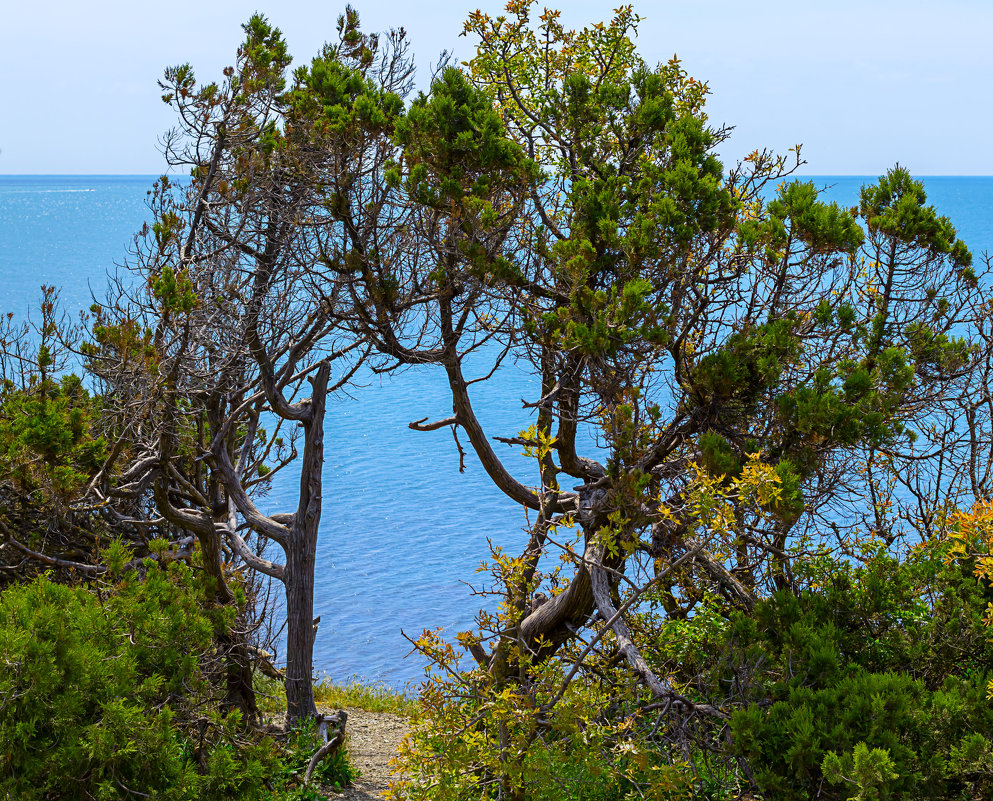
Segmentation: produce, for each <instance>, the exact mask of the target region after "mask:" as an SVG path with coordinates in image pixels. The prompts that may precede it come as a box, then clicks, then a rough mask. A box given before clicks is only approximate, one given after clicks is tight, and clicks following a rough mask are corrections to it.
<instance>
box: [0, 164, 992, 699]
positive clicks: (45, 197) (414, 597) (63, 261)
mask: <svg viewBox="0 0 993 801" xmlns="http://www.w3.org/2000/svg"><path fill="white" fill-rule="evenodd" d="M153 180H154V177H153V176H0V288H2V291H0V313H7V312H13V313H14V314H15V315H17V316H19V317H20V316H23V315H27V316H29V317H31V318H34V319H36V318H37V305H38V301H39V298H40V290H39V287H40V286H41V285H42V284H49V285H54V286H56V287H58V288H59V289H60V291H61V305H62V307H63V308H64V310H65V311H66V312H68V313H69V314H71V315H73V316H75V315H77V314H78V313H79V312H81V311H85V310H86V309H88V308H89V306H90V304H91V303H92V299H93V297H97V298H100V297H102V295H103V291H104V286H105V284H106V276H107V273H108V271H113V270H115V268H116V266H118V265H123V264H124V263H125V262H126V261H127V260H128V258H129V252H130V248H131V245H132V243H133V237H134V233H135V231H137V230H138V229H139V228H140V227H141V225H142V223H143V222H145V221H147V220H148V219H149V216H150V215H149V212H148V209H147V208H146V206H145V200H146V192H147V191H148V189H149V187H150V186H151V183H152V181H153ZM804 180H812V181H814V182H815V183H816V184H817V185H818V186H822V187H825V189H826V192H827V196H828V197H829V198H831V199H834V200H837V201H839V202H841V203H844V204H845V205H856V203H857V201H858V190H859V187H860V186H862V184H864V183H865V182H866V181H868V180H874V179H871V178H863V177H857V176H856V177H853V176H843V177H837V176H828V177H825V176H808V177H804ZM923 180H924V182H925V185H926V188H927V192H928V198H929V201H930V202H931V203H933V204H934V205H935V206H936V207H937V208H938V209H939V210H940V211H941V213H943V214H945V215H947V216H949V217H950V218H951V219H952V221H953V223H954V224H955V225H956V227H957V228H958V231H959V236H960V237H962V238H963V239H964V240H965V241H966V243H967V244H968V245H969V246H970V248H971V249H972V251H973V254H974V257H975V258H977V259H979V258H981V257H982V255H983V253H984V252H986V251H990V252H991V253H993V177H966V178H962V177H930V178H925V179H923ZM362 384H363V386H360V387H357V388H356V389H354V390H353V391H352V392H351V394H350V396H341V397H338V398H336V399H333V400H331V401H330V402H329V404H328V415H327V420H326V423H325V428H326V431H327V435H326V436H327V439H326V443H325V456H326V464H325V469H324V513H323V517H322V527H321V537H320V542H319V545H318V557H317V559H318V571H317V587H316V599H315V607H316V608H315V614H317V615H320V617H321V623H320V627H319V630H318V634H317V641H316V645H315V668H316V670H317V671H318V673H319V674H327V675H328V676H330V677H332V678H334V679H336V680H344V679H348V678H353V677H357V678H362V679H365V680H369V681H382V682H385V683H387V684H389V685H392V686H394V687H404V686H405V685H407V684H409V683H416V682H417V681H419V680H420V679H421V678H422V677H423V668H424V663H423V661H422V660H421V659H419V658H418V657H417V656H416V655H413V656H407V654H408V653H409V652H410V645H409V643H408V642H407V640H406V639H405V638H404V636H403V632H406V633H407V634H408V635H410V636H412V637H416V636H417V635H418V634H420V632H421V631H422V630H423V629H434V628H437V627H441V628H442V629H443V631H444V632H445V633H446V634H448V635H454V634H455V633H456V632H457V631H460V630H462V629H465V628H467V627H469V626H471V624H472V620H473V616H474V615H475V612H476V610H477V609H478V608H479V606H480V599H479V598H478V597H477V596H474V595H473V588H472V587H473V586H476V587H478V586H481V585H482V583H483V581H484V579H485V576H484V575H480V574H478V573H476V572H475V571H476V568H477V567H478V566H479V564H480V562H481V561H482V560H484V559H486V558H487V557H488V555H489V543H491V542H492V543H493V544H496V545H499V546H502V547H503V548H505V549H507V550H509V551H510V552H515V551H518V550H519V549H520V548H521V546H522V545H523V543H524V542H525V540H526V537H525V535H524V532H523V529H524V527H525V526H526V524H527V520H526V517H525V514H524V512H523V511H522V510H521V509H520V508H519V507H517V506H515V505H514V504H513V503H512V502H511V501H509V500H508V499H507V498H506V497H505V496H503V494H502V493H500V492H499V491H497V490H496V489H495V488H494V487H493V486H492V484H491V482H490V481H489V479H488V478H487V476H486V474H485V473H484V471H483V469H482V468H481V467H480V466H479V464H478V462H477V461H476V460H475V457H474V456H472V455H471V453H470V455H469V456H468V457H467V458H466V471H465V472H464V473H460V472H459V457H458V452H457V450H456V447H455V444H454V442H453V440H452V436H451V433H450V430H449V429H442V430H440V431H434V432H429V433H421V432H416V431H412V430H410V429H409V428H408V427H407V423H409V422H410V421H411V420H417V419H420V418H423V417H430V418H431V419H438V418H442V417H447V416H448V415H449V414H450V413H451V400H450V396H449V395H448V392H447V384H446V382H445V380H444V375H443V373H442V372H441V371H440V370H437V369H431V368H427V369H423V368H419V369H412V370H408V371H406V372H404V373H403V374H401V375H400V376H399V377H396V378H393V379H388V380H381V379H380V378H378V377H375V376H372V375H365V376H364V377H363V379H362ZM535 396H536V382H535V381H534V379H533V377H532V376H530V375H529V374H528V373H526V372H525V371H524V370H523V369H522V368H519V367H517V366H516V365H513V364H507V365H505V366H504V367H503V368H501V370H500V371H499V372H498V374H497V375H496V376H495V378H494V379H493V380H492V381H487V382H483V383H481V384H478V385H476V387H474V388H473V404H474V406H475V407H476V408H477V410H478V411H479V413H480V417H481V419H482V422H483V424H484V427H485V428H486V430H487V432H488V434H489V435H490V436H494V435H500V436H513V435H514V434H515V433H516V432H518V431H520V430H521V429H522V428H525V427H527V425H529V424H530V422H531V420H530V418H529V415H528V413H527V410H524V409H523V408H522V406H521V403H520V399H521V398H526V399H529V400H533V399H534V397H535ZM500 447H505V446H500ZM502 453H503V454H504V455H506V457H507V461H508V467H509V468H510V469H511V471H512V472H513V473H514V474H515V475H516V476H517V477H518V478H520V479H521V480H524V481H526V483H529V484H531V483H534V481H535V478H534V477H533V471H532V469H531V464H532V463H531V462H530V460H528V459H525V458H524V457H523V456H521V455H520V454H519V449H518V448H513V449H512V448H509V447H508V448H506V450H505V451H503V452H502ZM296 493H297V487H295V486H294V480H293V477H292V476H291V475H289V474H285V475H283V476H280V477H279V478H278V480H277V482H276V483H275V486H274V487H273V489H272V492H271V493H270V495H269V496H268V497H267V498H266V499H265V504H264V505H265V506H266V508H268V509H270V510H272V511H290V510H292V508H293V507H294V505H295V498H296ZM470 585H472V586H470Z"/></svg>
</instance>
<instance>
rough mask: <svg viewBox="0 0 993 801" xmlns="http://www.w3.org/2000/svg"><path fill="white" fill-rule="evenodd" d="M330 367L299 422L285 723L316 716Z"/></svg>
mask: <svg viewBox="0 0 993 801" xmlns="http://www.w3.org/2000/svg"><path fill="white" fill-rule="evenodd" d="M330 374H331V368H330V365H329V364H328V363H327V362H325V363H324V364H322V365H321V367H320V368H319V369H318V371H317V373H316V374H315V375H314V377H313V378H312V379H311V384H312V385H313V392H312V394H311V396H310V404H309V405H310V409H309V413H308V414H307V416H306V417H305V418H304V420H303V427H304V446H303V459H302V464H301V468H300V501H299V504H298V506H297V511H296V514H294V515H293V521H292V523H291V524H290V535H289V542H288V547H287V548H286V569H285V572H284V574H283V583H284V585H285V586H286V721H287V723H288V724H293V723H295V722H296V721H298V720H300V719H302V718H306V717H316V716H317V706H316V704H315V703H314V687H313V661H314V566H315V562H316V555H317V532H318V528H319V526H320V522H321V473H322V471H323V469H324V411H325V405H326V401H327V391H328V378H329V376H330Z"/></svg>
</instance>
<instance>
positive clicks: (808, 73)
mask: <svg viewBox="0 0 993 801" xmlns="http://www.w3.org/2000/svg"><path fill="white" fill-rule="evenodd" d="M480 2H482V5H481V6H480V7H481V8H482V10H483V11H486V12H488V13H490V14H497V13H499V12H500V11H501V9H502V7H503V2H500V0H497V1H496V2H489V1H488V0H467V2H466V3H465V4H463V3H460V2H458V1H457V0H456V1H455V2H447V3H446V2H444V0H436V2H431V3H428V2H421V1H420V0H407V2H398V0H354V2H353V5H354V6H355V7H356V8H357V9H358V11H359V14H360V15H361V18H362V22H363V27H364V28H365V29H366V30H369V31H375V30H384V29H387V28H391V27H400V26H402V27H404V28H406V30H407V32H408V34H409V38H410V40H411V42H412V45H413V49H414V52H415V53H416V54H417V62H418V67H419V74H420V75H421V76H422V78H424V76H427V75H428V74H429V72H430V66H431V65H432V64H434V63H436V62H437V59H438V54H439V52H440V51H441V50H443V49H448V50H450V51H453V52H454V55H455V56H456V57H457V58H459V59H466V58H469V57H471V56H472V53H473V50H474V43H473V42H472V40H471V39H468V38H465V37H460V36H459V34H460V33H461V31H462V24H463V21H464V19H465V17H466V15H467V13H469V12H470V11H472V10H474V9H475V8H476V7H477V4H478V3H480ZM4 5H5V8H4V10H3V13H2V14H0V34H2V38H0V174H157V173H160V172H162V171H163V170H164V169H165V164H164V161H163V159H162V155H161V152H160V150H159V144H158V143H159V140H160V138H161V136H162V134H163V133H164V132H165V131H166V130H168V128H169V127H170V126H171V125H172V118H171V112H170V111H169V109H168V108H167V107H166V106H165V105H164V104H163V103H162V102H161V100H160V95H161V92H160V91H159V89H158V87H157V85H156V81H157V80H158V78H159V77H160V76H161V74H162V70H163V69H164V68H165V67H166V66H169V65H173V64H178V63H183V62H188V63H190V64H191V65H192V66H193V67H194V69H195V71H196V73H197V75H198V77H200V78H202V79H204V80H207V81H209V80H215V79H217V78H219V77H220V75H221V70H222V69H223V68H224V67H225V66H226V65H228V64H230V63H233V60H234V53H235V50H236V48H237V45H238V42H239V41H240V40H241V36H242V31H241V27H240V26H241V24H242V23H243V22H244V21H245V20H246V19H248V17H249V16H250V15H251V14H252V13H253V12H254V11H260V12H262V13H263V14H265V15H266V16H268V17H269V19H270V21H271V22H272V23H274V24H275V25H277V26H278V27H279V28H280V29H281V30H282V31H283V33H284V34H285V36H286V39H287V42H288V44H289V49H290V52H291V53H292V54H293V55H294V57H295V59H296V61H297V62H298V63H300V62H304V61H309V59H310V58H311V57H312V56H313V55H315V54H316V53H317V52H318V50H319V49H320V47H321V45H322V44H323V43H324V42H325V41H327V40H329V39H331V38H333V37H334V34H335V20H336V18H337V16H338V14H339V13H341V10H342V9H343V7H344V4H343V3H342V4H340V5H338V4H335V3H328V2H327V1H326V0H322V1H321V2H316V1H315V0H281V1H280V2H276V0H244V1H243V0H170V2H168V3H146V2H140V0H137V1H136V0H130V1H129V2H120V1H119V0H90V2H80V1H79V0H72V1H71V2H64V1H63V0H57V1H53V0H10V2H9V3H5V4H4ZM615 5H617V2H616V0H615V2H614V3H610V2H593V1H592V0H583V1H578V2H577V0H570V2H568V3H564V2H563V3H561V4H560V6H561V7H566V6H567V10H564V12H563V19H564V21H565V22H566V23H567V24H568V25H570V26H571V27H582V26H584V25H586V24H589V23H592V22H596V21H599V20H605V19H609V17H610V16H611V9H612V7H613V6H615ZM552 7H554V4H553V5H552ZM635 11H636V12H637V13H639V14H640V15H641V16H642V17H643V18H644V20H643V22H642V23H641V25H640V27H639V33H638V39H637V43H638V46H639V50H640V52H641V54H642V56H643V57H644V58H645V60H646V61H648V62H650V63H652V64H654V63H657V62H659V61H666V60H668V59H669V58H671V57H672V55H673V54H674V53H675V54H678V56H679V57H680V59H682V61H683V63H684V65H685V67H686V68H687V69H688V71H689V72H690V74H691V75H693V76H694V77H696V78H698V79H700V80H703V81H705V82H706V83H707V84H708V85H709V86H710V89H711V93H712V94H711V97H710V100H709V104H708V113H709V116H710V118H711V120H712V121H713V122H715V123H726V124H729V125H733V126H734V127H735V130H734V133H733V135H732V138H731V139H730V140H729V141H728V142H726V143H725V144H724V145H723V146H722V149H721V156H722V158H723V159H724V160H725V162H734V161H737V160H738V159H740V158H741V157H742V156H744V155H745V154H747V153H748V152H750V151H752V150H754V149H756V148H771V149H773V150H775V151H779V152H782V151H785V150H786V149H787V148H789V147H792V146H793V145H795V144H802V145H803V151H802V152H803V156H804V158H805V159H806V161H807V164H806V166H805V167H804V169H803V171H804V172H805V173H807V174H813V175H875V174H879V173H882V172H884V171H885V170H886V169H887V168H889V167H890V166H892V165H893V164H894V163H897V162H899V163H900V164H902V165H904V166H907V167H909V168H910V169H911V171H913V172H914V173H916V174H918V175H990V174H993V147H991V146H990V145H991V137H993V47H991V46H990V44H989V39H990V36H991V34H993V2H991V0H945V1H944V2H942V3H940V4H939V3H937V2H934V0H927V1H926V2H924V1H922V0H899V1H893V2H891V0H861V1H860V2H856V0H832V2H824V1H823V0H806V2H804V0H790V1H789V2H786V1H784V0H769V1H768V2H765V1H763V0H757V1H756V0H753V2H743V1H742V0H707V2H699V1H698V0H683V2H675V1H674V0H642V1H641V2H637V3H635Z"/></svg>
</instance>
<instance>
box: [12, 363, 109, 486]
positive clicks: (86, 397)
mask: <svg viewBox="0 0 993 801" xmlns="http://www.w3.org/2000/svg"><path fill="white" fill-rule="evenodd" d="M45 362H46V353H45V352H44V349H43V352H42V353H41V354H40V355H39V363H40V364H42V365H44V364H45ZM99 414H100V401H99V399H98V398H93V397H91V396H90V394H89V393H88V392H87V391H86V390H85V389H84V388H83V386H82V382H81V381H80V379H79V378H78V377H77V376H75V375H68V376H65V377H63V378H62V379H61V381H54V380H52V379H50V378H47V377H43V376H39V377H38V378H37V380H36V381H35V382H34V383H32V384H31V385H30V386H28V387H24V388H14V387H5V388H0V480H2V481H11V482H13V484H14V485H15V486H16V487H17V488H18V489H19V490H20V491H22V492H25V493H28V494H31V493H33V492H36V491H39V490H47V493H48V495H47V498H48V500H54V498H53V495H54V496H57V497H58V498H62V499H65V498H68V497H69V496H70V495H71V494H72V493H73V492H74V491H75V490H76V489H78V488H79V487H80V485H82V484H83V483H85V482H86V481H87V480H88V479H89V478H90V476H92V474H93V473H94V472H95V471H96V470H97V469H98V468H99V467H100V464H101V462H102V461H103V459H104V458H106V455H107V443H106V441H105V439H104V438H103V437H102V436H100V435H99V434H98V433H97V432H96V431H95V430H94V429H95V421H96V420H97V419H98V418H99ZM37 500H39V501H41V497H39V498H37Z"/></svg>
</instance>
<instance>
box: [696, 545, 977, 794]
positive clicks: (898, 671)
mask: <svg viewBox="0 0 993 801" xmlns="http://www.w3.org/2000/svg"><path fill="white" fill-rule="evenodd" d="M942 556H943V555H942V553H941V551H940V549H938V548H936V547H933V546H931V547H922V548H920V549H918V550H917V551H916V552H915V553H914V554H913V555H912V557H911V558H910V559H908V560H906V561H904V562H898V561H896V560H893V559H890V558H885V557H882V556H877V557H874V558H873V559H871V560H869V562H868V563H867V564H866V565H865V566H860V567H854V566H852V565H851V564H847V563H837V562H834V563H830V564H827V565H824V566H823V572H822V574H821V576H820V577H819V581H817V582H815V586H817V587H818V589H817V590H813V591H810V592H807V593H804V594H802V595H801V596H800V597H797V596H795V595H792V594H790V593H786V592H780V593H776V594H775V595H773V596H772V597H771V598H769V599H767V600H764V601H762V602H760V603H759V604H758V605H757V606H756V608H755V610H754V612H753V613H752V614H751V615H748V616H745V615H737V616H735V617H734V618H733V620H732V622H731V625H730V626H729V629H728V634H727V640H726V641H725V643H724V649H725V653H729V654H733V655H734V656H733V658H732V659H730V660H729V661H728V662H726V663H725V664H724V665H722V667H721V669H718V670H715V671H714V673H713V674H712V675H711V680H712V681H716V682H717V683H718V684H720V683H723V684H724V685H725V686H727V684H728V683H729V682H732V681H734V682H737V684H738V686H739V687H740V688H741V694H742V700H743V701H745V702H746V703H745V705H744V706H743V708H739V709H738V710H737V711H736V712H734V713H733V715H732V717H731V735H732V736H731V743H732V746H731V751H732V753H733V755H734V756H735V757H737V758H739V759H740V760H742V761H743V763H744V764H745V765H747V766H748V768H749V770H750V772H751V775H752V777H753V778H754V781H755V783H756V784H757V785H758V788H759V789H760V790H761V792H762V794H763V797H764V798H766V799H767V801H780V800H782V801H800V800H801V799H807V798H812V797H817V798H821V799H825V801H833V800H834V799H838V801H842V800H843V799H849V798H858V799H863V798H864V799H870V798H879V799H886V798H899V799H931V798H942V799H959V798H961V799H971V798H976V797H980V796H977V795H976V793H980V795H982V797H989V796H988V793H989V792H990V790H991V789H993V781H991V780H993V771H991V770H990V765H991V762H993V751H991V744H990V743H991V741H993V709H991V707H990V704H989V702H988V700H987V697H986V696H987V693H986V689H987V682H988V678H989V677H988V675H987V672H986V671H987V670H989V668H990V666H993V647H991V645H990V641H989V637H988V632H987V631H984V628H983V622H982V621H983V615H984V614H985V611H986V605H987V603H988V599H987V589H986V588H985V587H984V586H983V585H982V584H981V583H980V582H978V581H977V580H976V579H975V578H974V577H973V576H972V575H971V570H970V568H969V566H968V565H965V566H963V565H961V564H958V563H955V562H951V563H950V564H948V565H946V564H945V563H944V559H943V558H942ZM729 667H730V668H731V669H730V670H729V669H728V668H729ZM732 677H733V678H732Z"/></svg>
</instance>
